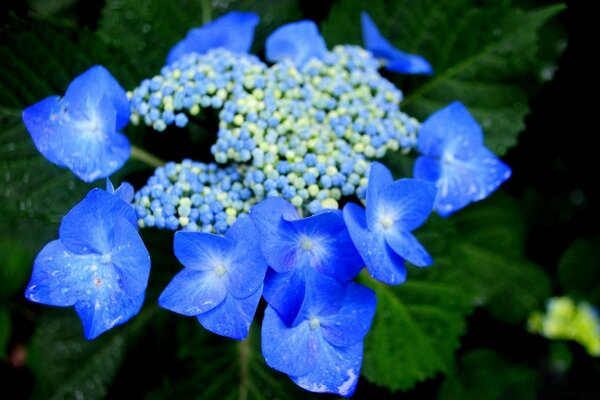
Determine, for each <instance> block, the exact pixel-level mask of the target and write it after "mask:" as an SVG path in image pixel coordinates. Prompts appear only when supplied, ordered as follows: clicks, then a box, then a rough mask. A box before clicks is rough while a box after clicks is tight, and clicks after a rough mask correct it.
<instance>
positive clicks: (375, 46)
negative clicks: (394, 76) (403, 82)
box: [361, 12, 433, 75]
mask: <svg viewBox="0 0 600 400" xmlns="http://www.w3.org/2000/svg"><path fill="white" fill-rule="evenodd" d="M361 24H362V34H363V42H364V44H365V47H366V48H367V50H369V51H370V52H371V53H373V55H374V56H375V57H377V58H382V59H383V60H385V64H384V68H386V69H387V70H389V71H392V72H400V73H404V74H426V75H431V74H433V69H432V68H431V65H430V64H429V63H428V62H427V60H425V58H423V57H421V56H419V55H416V54H409V53H405V52H403V51H401V50H400V49H397V48H395V47H394V46H392V44H391V43H390V42H388V41H387V40H386V39H385V38H384V37H383V36H382V35H381V32H379V29H378V28H377V26H376V25H375V22H373V20H372V19H371V17H369V15H368V14H367V13H366V12H362V13H361Z"/></svg>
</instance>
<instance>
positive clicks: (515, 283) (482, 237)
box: [419, 194, 550, 323]
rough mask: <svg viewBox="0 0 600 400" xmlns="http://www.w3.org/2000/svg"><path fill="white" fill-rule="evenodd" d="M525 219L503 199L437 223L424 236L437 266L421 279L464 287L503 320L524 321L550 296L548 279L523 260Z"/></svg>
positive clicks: (435, 220) (432, 222) (498, 197)
mask: <svg viewBox="0 0 600 400" xmlns="http://www.w3.org/2000/svg"><path fill="white" fill-rule="evenodd" d="M523 219H524V216H523V215H522V213H521V211H520V209H519V207H518V205H517V204H516V203H515V202H514V200H511V199H509V198H508V197H504V196H501V195H500V194H497V195H495V196H493V197H492V198H491V199H488V200H486V201H485V202H482V203H477V204H474V205H471V206H469V208H467V209H465V210H462V211H460V212H459V213H457V214H456V215H455V216H453V217H452V218H449V219H441V218H439V217H437V218H436V217H434V218H431V219H430V221H429V222H428V223H427V224H426V226H425V227H423V228H422V230H421V232H420V234H419V237H420V238H421V239H422V241H423V244H424V245H425V247H426V248H427V249H429V250H430V251H431V254H432V256H433V258H434V260H435V264H434V265H433V266H432V267H430V268H428V269H425V270H420V271H419V276H421V275H423V278H426V279H430V280H434V281H443V282H447V283H449V284H452V285H455V286H456V287H459V288H461V290H463V291H465V292H466V293H469V294H470V296H471V298H472V302H473V303H474V304H479V305H483V306H485V307H486V308H487V310H488V311H490V312H491V313H492V315H493V316H494V317H496V318H498V319H500V320H502V321H505V322H509V323H520V322H522V321H523V320H524V319H525V318H527V316H528V315H529V313H530V312H531V311H533V310H536V309H537V308H539V307H540V305H541V304H542V303H543V301H545V299H546V298H547V297H548V296H549V295H550V282H549V279H548V276H547V274H546V273H545V272H544V271H543V270H542V269H541V268H540V267H539V266H538V265H536V264H535V263H533V262H531V261H528V260H527V259H526V258H525V257H524V255H523V252H524V243H525V233H526V230H525V225H524V223H523Z"/></svg>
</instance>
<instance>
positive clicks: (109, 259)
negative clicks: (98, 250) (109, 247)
mask: <svg viewBox="0 0 600 400" xmlns="http://www.w3.org/2000/svg"><path fill="white" fill-rule="evenodd" d="M100 262H101V263H102V264H110V263H111V262H112V254H110V253H106V254H102V256H101V257H100Z"/></svg>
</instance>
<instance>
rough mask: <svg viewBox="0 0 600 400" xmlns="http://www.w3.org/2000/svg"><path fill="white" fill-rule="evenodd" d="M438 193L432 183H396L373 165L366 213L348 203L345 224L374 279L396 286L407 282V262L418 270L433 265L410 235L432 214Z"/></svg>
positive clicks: (385, 171)
mask: <svg viewBox="0 0 600 400" xmlns="http://www.w3.org/2000/svg"><path fill="white" fill-rule="evenodd" d="M435 194H436V188H435V186H434V185H432V184H431V183H429V182H425V181H419V180H416V179H400V180H398V181H395V182H394V180H393V178H392V174H391V173H390V171H389V170H388V169H387V168H386V167H384V166H383V165H382V164H380V163H377V162H374V163H372V164H371V170H370V172H369V184H368V186H367V207H366V210H365V209H363V208H362V207H360V206H358V205H356V204H353V203H348V204H346V206H345V207H344V221H346V226H347V227H348V232H350V237H351V238H352V241H353V242H354V245H355V246H356V248H357V249H358V252H359V253H360V255H361V256H362V258H363V260H364V261H365V264H367V269H368V270H369V273H370V274H371V276H372V277H373V278H375V279H377V280H380V281H382V282H385V283H388V284H391V285H397V284H400V283H402V282H404V281H405V280H406V267H405V265H404V260H407V261H409V262H410V263H412V264H414V265H416V266H419V267H424V266H428V265H431V264H432V263H433V259H432V258H431V256H430V255H429V254H428V253H427V251H426V250H425V249H424V248H423V246H422V245H421V244H420V243H419V241H418V240H417V239H416V238H415V237H414V236H413V234H412V233H411V232H412V231H413V230H415V229H417V228H418V227H419V226H421V225H422V224H423V223H424V222H425V220H426V219H427V217H428V216H429V214H430V213H431V210H432V209H433V202H434V200H435Z"/></svg>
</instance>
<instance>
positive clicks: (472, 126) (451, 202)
mask: <svg viewBox="0 0 600 400" xmlns="http://www.w3.org/2000/svg"><path fill="white" fill-rule="evenodd" d="M417 149H418V150H419V152H420V153H421V154H422V156H421V157H419V158H418V159H417V161H416V162H415V166H414V176H415V178H417V179H422V180H425V181H429V182H433V183H435V184H436V185H437V188H438V192H437V197H436V199H435V209H436V211H437V212H438V213H439V214H440V215H441V216H443V217H447V216H449V215H450V214H452V213H454V212H456V211H458V210H460V209H461V208H463V207H464V206H466V205H467V204H469V203H471V202H474V201H478V200H481V199H484V198H486V197H487V196H489V195H490V194H491V193H492V192H493V191H495V190H496V189H497V188H498V187H499V186H500V185H501V184H502V183H503V182H504V181H505V180H507V179H508V178H509V177H510V174H511V170H510V168H509V167H508V166H507V165H506V164H504V163H503V162H502V161H501V160H500V159H498V157H496V156H495V155H494V154H493V153H492V152H491V151H490V150H489V149H488V148H487V147H485V145H484V143H483V132H482V130H481V127H480V126H479V124H478V123H477V121H475V119H474V118H473V117H472V116H471V114H469V111H468V110H467V109H466V108H465V106H464V105H462V104H461V103H459V102H454V103H452V104H450V105H448V106H447V107H445V108H443V109H441V110H439V111H436V112H435V113H433V114H432V115H431V116H430V117H429V118H427V120H426V121H425V122H424V123H423V125H421V128H420V129H419V143H418V146H417Z"/></svg>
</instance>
